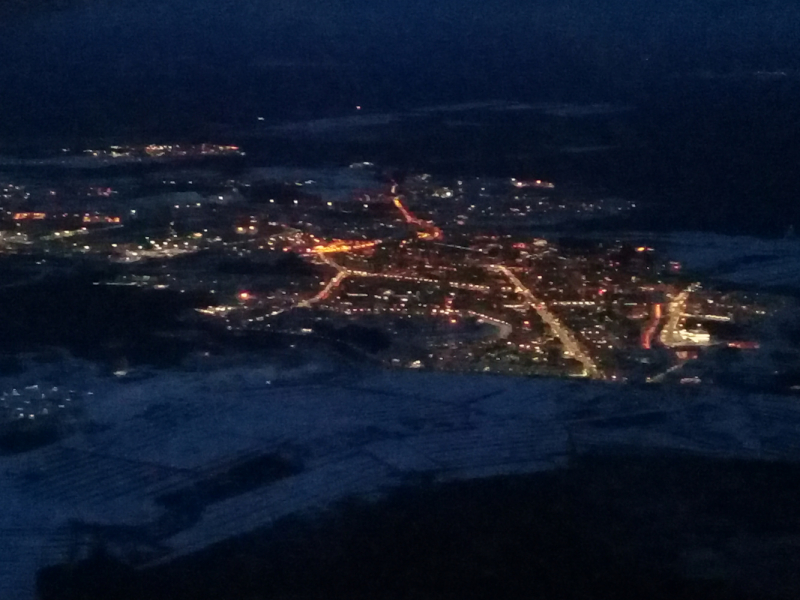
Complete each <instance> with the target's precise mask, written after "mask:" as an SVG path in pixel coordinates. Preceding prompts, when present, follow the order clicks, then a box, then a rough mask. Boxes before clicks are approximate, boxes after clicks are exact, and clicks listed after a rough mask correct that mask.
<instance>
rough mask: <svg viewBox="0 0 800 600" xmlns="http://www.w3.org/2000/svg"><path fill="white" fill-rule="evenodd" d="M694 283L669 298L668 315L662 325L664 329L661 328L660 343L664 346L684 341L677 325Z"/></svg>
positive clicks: (683, 342) (675, 344)
mask: <svg viewBox="0 0 800 600" xmlns="http://www.w3.org/2000/svg"><path fill="white" fill-rule="evenodd" d="M696 285H697V284H694V283H693V284H692V285H690V286H689V287H687V288H686V289H685V290H683V291H682V292H681V293H679V294H678V295H677V296H675V297H674V298H673V299H672V300H670V303H669V306H668V307H667V312H668V314H669V317H668V319H667V323H666V325H664V329H662V330H661V343H662V344H664V345H665V346H678V345H681V344H685V343H686V340H684V339H683V338H682V337H681V335H680V333H679V332H678V327H679V325H680V322H681V319H682V318H683V314H684V313H685V312H686V302H687V301H688V300H689V294H691V293H692V292H693V291H694V290H695V289H696V287H695V286H696Z"/></svg>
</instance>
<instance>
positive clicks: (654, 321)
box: [641, 302, 663, 350]
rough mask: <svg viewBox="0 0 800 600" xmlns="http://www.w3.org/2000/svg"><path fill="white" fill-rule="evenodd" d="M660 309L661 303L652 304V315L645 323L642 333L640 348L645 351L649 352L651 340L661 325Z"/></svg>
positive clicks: (651, 345)
mask: <svg viewBox="0 0 800 600" xmlns="http://www.w3.org/2000/svg"><path fill="white" fill-rule="evenodd" d="M662 312H663V311H662V309H661V303H660V302H658V303H656V304H653V313H652V314H651V315H650V320H649V321H648V322H647V326H646V327H645V329H644V330H643V331H642V339H641V343H642V348H644V349H645V350H650V348H652V347H653V338H654V337H655V335H656V331H657V330H658V326H659V325H660V324H661V317H662Z"/></svg>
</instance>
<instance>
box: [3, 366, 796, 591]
mask: <svg viewBox="0 0 800 600" xmlns="http://www.w3.org/2000/svg"><path fill="white" fill-rule="evenodd" d="M70 373H73V377H74V378H76V381H73V382H71V383H73V384H74V383H76V382H77V380H80V381H81V382H82V383H83V384H84V385H85V386H87V387H90V388H92V389H94V394H93V395H92V396H91V397H89V399H88V404H87V409H88V412H89V415H90V417H91V419H92V420H93V421H94V422H95V423H96V425H97V426H96V427H94V428H92V430H91V432H87V433H82V434H77V435H74V436H72V437H70V438H67V439H65V440H63V441H62V442H60V443H59V444H57V445H54V446H49V447H47V448H42V449H40V450H36V451H33V452H29V453H26V454H22V455H16V456H5V457H0V478H1V479H2V484H1V485H0V490H2V505H3V508H4V510H3V511H2V513H0V598H25V597H29V598H30V597H33V594H34V576H35V572H36V570H37V569H38V568H40V567H42V566H45V565H47V564H51V563H55V562H59V561H63V560H65V559H67V557H69V556H70V553H71V552H74V550H75V543H76V540H75V538H74V535H71V534H70V531H73V530H70V529H69V527H68V523H69V522H70V521H71V520H73V521H79V522H84V523H91V524H101V525H102V524H105V525H126V526H136V525H146V524H148V523H153V522H155V521H156V520H157V519H158V518H159V516H160V515H162V514H163V512H164V509H163V508H162V507H160V506H159V505H158V504H157V503H156V502H155V498H156V497H157V496H158V495H159V494H163V493H164V492H167V491H171V490H175V489H180V488H185V487H186V486H188V485H191V484H192V482H194V481H198V480H200V479H202V478H203V477H204V476H207V475H208V474H209V473H214V472H218V471H219V470H220V469H221V468H222V467H224V465H226V464H231V463H232V462H233V461H234V460H236V459H237V457H242V456H249V455H254V454H259V453H269V452H275V451H283V452H290V453H291V454H292V455H293V456H296V457H300V458H301V461H302V470H301V471H300V472H298V473H296V474H295V475H292V476H290V477H286V478H284V479H280V480H278V481H276V482H273V483H270V484H266V485H264V486H262V487H260V488H258V489H255V490H251V491H249V492H247V493H243V494H241V495H239V496H235V497H232V498H227V499H225V500H221V501H218V502H215V503H212V504H210V505H208V506H206V507H205V509H204V510H203V512H202V514H201V515H200V516H199V519H197V520H195V521H194V522H192V523H188V524H187V525H186V526H185V527H183V528H181V529H179V530H177V531H172V532H170V533H169V534H165V535H164V536H163V537H162V538H159V539H158V545H159V547H160V548H161V551H160V552H161V553H160V554H159V555H158V556H156V557H154V558H152V559H149V562H150V564H152V563H153V562H161V561H167V560H170V559H172V558H174V557H176V556H180V555H182V554H187V553H191V552H194V551H196V550H198V549H200V548H203V547H205V546H208V545H209V544H213V543H215V542H218V541H220V540H223V539H225V538H227V537H230V536H232V535H236V534H239V533H244V532H247V531H251V530H253V529H254V528H258V527H262V526H265V525H268V524H270V523H271V522H273V521H275V520H276V519H279V518H281V517H283V516H286V515H289V514H293V513H298V512H305V511H310V510H317V509H319V508H324V507H325V506H328V505H330V504H331V503H333V502H335V501H337V500H339V499H342V498H345V497H347V496H352V495H361V496H364V495H373V494H375V493H380V492H382V491H384V490H387V489H389V488H391V487H393V486H399V485H403V484H404V483H407V482H408V481H409V480H413V479H414V478H415V477H419V476H421V475H425V476H428V477H433V478H437V479H440V480H451V479H465V478H474V477H485V476H491V475H497V474H506V473H530V472H536V471H541V470H549V469H556V468H559V467H562V466H565V465H566V464H567V462H568V460H569V457H570V456H574V455H575V453H585V452H598V451H604V450H611V449H619V448H630V449H632V450H634V451H636V452H641V451H643V450H645V449H651V450H653V451H659V452H660V451H664V450H675V451H681V452H689V453H693V454H698V455H707V456H732V457H748V458H763V459H770V460H774V459H789V460H800V405H798V404H797V403H795V402H793V401H792V400H791V399H784V398H772V397H766V396H752V395H751V396H745V395H736V394H735V393H733V392H729V391H714V390H702V391H701V390H696V389H693V390H684V389H681V390H670V389H657V388H648V389H636V388H633V387H619V386H611V385H606V384H594V383H588V382H577V381H565V380H529V379H514V378H503V377H496V376H478V375H475V376H469V375H448V374H441V373H419V372H373V373H371V374H366V375H353V376H349V377H342V376H339V377H333V376H332V375H331V374H326V373H325V372H319V373H313V372H308V371H306V372H304V373H300V374H296V376H295V377H291V378H288V379H285V380H283V381H281V380H280V379H279V378H276V374H275V369H274V368H272V367H268V366H265V367H264V368H263V369H261V368H252V367H248V368H245V367H240V368H227V369H224V370H216V371H210V372H205V373H197V372H192V373H188V372H177V371H176V372H171V373H165V374H160V375H157V376H156V377H153V378H151V379H147V380H142V381H135V382H127V383H123V382H118V381H115V380H110V379H108V378H102V377H101V376H100V375H98V374H97V373H95V372H93V371H92V370H91V369H89V368H86V369H84V370H83V371H81V372H78V374H75V373H76V371H75V370H74V369H73V370H70ZM50 376H52V377H55V375H54V374H53V373H50Z"/></svg>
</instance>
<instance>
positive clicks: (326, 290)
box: [297, 252, 351, 308]
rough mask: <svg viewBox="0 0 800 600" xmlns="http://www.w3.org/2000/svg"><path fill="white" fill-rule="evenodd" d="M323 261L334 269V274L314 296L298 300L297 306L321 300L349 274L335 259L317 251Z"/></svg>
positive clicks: (306, 305) (305, 305) (312, 303)
mask: <svg viewBox="0 0 800 600" xmlns="http://www.w3.org/2000/svg"><path fill="white" fill-rule="evenodd" d="M317 255H318V256H319V257H320V258H321V259H322V260H323V261H324V262H326V263H327V264H329V265H330V266H332V267H333V268H334V269H336V271H338V272H337V273H336V276H335V277H334V278H333V279H331V280H330V281H329V282H328V284H327V285H326V286H325V287H324V288H322V289H321V290H320V292H319V293H318V294H317V295H316V296H314V297H313V298H309V299H308V300H303V301H302V302H298V303H297V306H298V307H300V308H308V307H309V306H313V305H314V304H316V303H317V302H321V301H322V300H325V299H326V298H328V297H329V296H330V295H331V293H332V292H333V291H334V290H335V289H336V288H338V287H339V285H340V284H341V283H342V282H343V281H344V280H345V279H347V278H348V277H349V276H350V274H351V273H350V271H348V270H347V269H345V268H344V267H343V266H341V265H340V264H339V263H337V262H336V261H335V260H333V259H332V258H331V257H330V256H328V255H327V254H325V253H324V252H319V253H318V254H317Z"/></svg>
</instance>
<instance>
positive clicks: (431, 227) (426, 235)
mask: <svg viewBox="0 0 800 600" xmlns="http://www.w3.org/2000/svg"><path fill="white" fill-rule="evenodd" d="M392 194H393V195H394V198H392V203H393V204H394V205H395V206H396V207H397V210H399V211H400V214H401V215H403V218H404V219H405V220H406V223H408V224H409V225H416V226H417V227H420V228H421V229H422V231H417V237H418V238H419V239H421V240H440V239H442V237H443V235H444V234H443V232H442V230H441V229H439V228H438V227H437V226H436V225H435V224H434V223H433V222H431V221H423V220H422V219H418V218H417V217H415V216H414V214H413V213H412V212H411V211H410V210H408V209H407V208H406V207H405V205H404V204H403V201H402V200H401V199H400V196H397V195H396V194H397V184H396V183H395V184H393V185H392Z"/></svg>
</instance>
